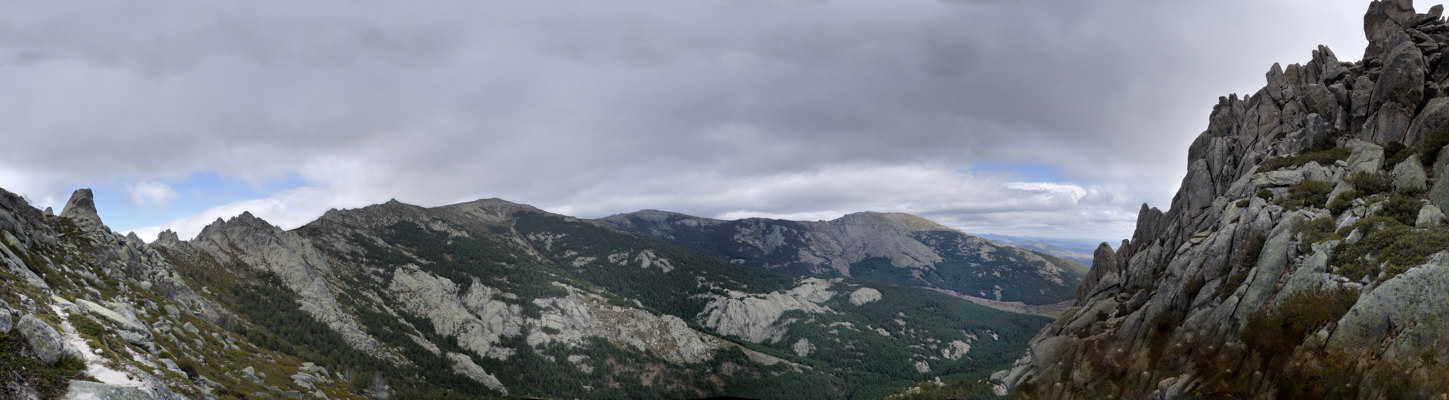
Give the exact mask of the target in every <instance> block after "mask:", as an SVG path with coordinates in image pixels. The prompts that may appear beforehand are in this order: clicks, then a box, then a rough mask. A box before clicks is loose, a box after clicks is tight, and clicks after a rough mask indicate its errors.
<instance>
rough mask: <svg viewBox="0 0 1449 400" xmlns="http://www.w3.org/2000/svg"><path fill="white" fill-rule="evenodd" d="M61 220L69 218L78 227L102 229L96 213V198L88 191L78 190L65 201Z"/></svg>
mask: <svg viewBox="0 0 1449 400" xmlns="http://www.w3.org/2000/svg"><path fill="white" fill-rule="evenodd" d="M60 216H61V218H69V219H70V220H71V221H74V222H75V223H76V224H78V225H87V226H92V227H103V226H105V224H102V223H101V216H100V214H98V213H97V212H96V197H95V194H94V193H91V190H90V189H78V190H76V191H75V192H74V193H71V195H70V200H66V202H65V208H62V209H61V211H60ZM107 230H109V229H107Z"/></svg>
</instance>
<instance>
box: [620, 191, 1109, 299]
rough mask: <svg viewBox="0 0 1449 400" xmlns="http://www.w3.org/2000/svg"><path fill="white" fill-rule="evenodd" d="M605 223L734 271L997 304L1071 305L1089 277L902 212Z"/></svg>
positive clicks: (662, 215)
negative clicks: (884, 285) (894, 287)
mask: <svg viewBox="0 0 1449 400" xmlns="http://www.w3.org/2000/svg"><path fill="white" fill-rule="evenodd" d="M598 222H600V223H601V224H604V225H606V226H610V227H614V228H619V229H624V230H628V231H632V232H637V233H640V234H644V235H649V236H654V237H658V238H661V239H665V240H669V241H671V242H674V243H676V244H680V245H683V246H687V247H690V248H694V249H699V250H701V251H704V252H707V253H710V254H714V255H716V256H718V257H722V258H724V259H726V260H729V261H730V262H732V263H735V264H741V265H747V266H760V267H764V268H766V269H770V270H775V271H780V272H787V273H795V274H800V275H806V276H846V277H856V278H861V279H869V280H876V281H881V282H890V283H898V284H904V285H913V286H924V287H929V288H935V289H941V290H945V291H950V292H954V293H957V294H961V295H965V296H972V297H976V298H982V299H987V300H993V301H1006V302H1024V303H1027V304H1050V303H1057V302H1061V301H1064V300H1070V299H1071V298H1072V296H1073V294H1074V293H1075V292H1074V289H1075V288H1076V285H1077V283H1079V282H1080V280H1081V277H1082V273H1083V272H1084V270H1085V267H1083V266H1081V265H1080V264H1077V263H1075V262H1072V261H1067V260H1064V259H1061V258H1057V257H1053V256H1049V255H1045V254H1042V253H1037V252H1032V251H1025V250H1021V249H1016V248H1012V247H1008V246H1002V245H1000V244H997V243H995V242H992V241H989V240H986V239H982V238H980V237H976V236H972V235H968V234H965V233H961V232H959V231H956V230H954V229H950V228H947V227H945V226H941V225H940V224H937V223H935V222H931V221H929V220H927V219H924V218H921V217H917V216H914V215H909V214H901V213H874V212H862V213H855V214H850V215H846V216H844V217H841V218H839V219H836V220H832V221H815V222H807V221H786V220H773V219H763V218H750V219H742V220H736V221H722V220H715V219H708V218H699V217H693V216H689V215H684V214H677V213H670V212H663V211H653V210H646V211H639V212H635V213H629V214H619V215H613V216H609V217H605V218H602V219H600V220H598Z"/></svg>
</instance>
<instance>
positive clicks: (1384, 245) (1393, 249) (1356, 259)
mask: <svg viewBox="0 0 1449 400" xmlns="http://www.w3.org/2000/svg"><path fill="white" fill-rule="evenodd" d="M1352 229H1358V230H1359V232H1361V233H1363V235H1364V237H1363V239H1362V240H1359V241H1358V242H1357V243H1353V244H1350V245H1345V246H1340V247H1339V249H1338V251H1336V252H1335V254H1334V255H1333V262H1332V263H1333V265H1335V266H1337V268H1338V270H1337V273H1338V274H1339V275H1343V276H1346V277H1349V278H1353V279H1359V278H1362V277H1364V276H1374V277H1378V276H1379V272H1380V266H1382V268H1383V269H1382V271H1383V272H1385V274H1384V275H1383V276H1382V277H1381V278H1382V279H1388V278H1392V277H1394V276H1396V275H1398V274H1400V273H1403V272H1404V271H1407V270H1408V269H1409V268H1413V267H1414V266H1417V265H1420V264H1423V263H1424V262H1425V261H1428V259H1429V256H1431V255H1433V254H1434V253H1437V252H1439V251H1442V250H1444V243H1449V229H1446V228H1444V227H1440V228H1435V229H1431V230H1415V229H1413V228H1411V227H1409V226H1406V225H1404V224H1401V223H1399V221H1398V220H1396V219H1393V218H1389V217H1385V216H1374V217H1369V218H1364V219H1363V220H1361V221H1359V222H1357V223H1354V224H1353V226H1349V227H1345V228H1344V229H1342V230H1340V231H1339V233H1340V234H1341V233H1343V231H1345V230H1352Z"/></svg>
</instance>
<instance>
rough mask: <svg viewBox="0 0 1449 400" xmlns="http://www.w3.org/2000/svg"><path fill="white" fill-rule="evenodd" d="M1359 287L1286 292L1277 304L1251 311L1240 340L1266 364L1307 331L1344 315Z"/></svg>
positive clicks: (1295, 344) (1300, 338)
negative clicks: (1286, 294)
mask: <svg viewBox="0 0 1449 400" xmlns="http://www.w3.org/2000/svg"><path fill="white" fill-rule="evenodd" d="M1358 292H1359V291H1358V289H1356V288H1343V287H1337V288H1333V289H1320V288H1312V289H1306V290H1300V291H1297V292H1293V293H1292V294H1289V295H1288V296H1287V297H1284V298H1283V300H1282V301H1280V302H1279V303H1278V307H1276V308H1272V309H1265V310H1262V311H1258V312H1256V313H1253V314H1252V315H1251V316H1249V317H1248V321H1247V323H1246V324H1245V325H1244V326H1243V343H1245V344H1247V345H1248V347H1249V349H1251V350H1253V351H1255V352H1257V353H1258V354H1260V355H1262V362H1263V363H1264V364H1265V366H1266V364H1269V363H1271V362H1273V361H1276V360H1278V359H1279V358H1280V356H1282V355H1284V354H1288V353H1289V352H1290V351H1291V350H1293V349H1294V348H1296V347H1298V345H1299V344H1302V343H1303V339H1304V338H1306V337H1308V335H1309V334H1310V333H1313V332H1314V331H1317V330H1318V329H1320V328H1323V327H1324V326H1327V325H1328V324H1329V323H1331V322H1334V321H1337V320H1338V319H1339V318H1342V317H1343V314H1344V313H1347V312H1348V309H1349V308H1351V307H1353V304H1354V303H1355V302H1356V301H1358Z"/></svg>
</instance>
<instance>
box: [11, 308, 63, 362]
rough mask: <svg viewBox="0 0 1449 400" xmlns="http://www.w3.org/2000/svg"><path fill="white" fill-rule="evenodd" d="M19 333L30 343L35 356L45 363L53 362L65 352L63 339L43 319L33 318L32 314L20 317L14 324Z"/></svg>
mask: <svg viewBox="0 0 1449 400" xmlns="http://www.w3.org/2000/svg"><path fill="white" fill-rule="evenodd" d="M15 328H16V330H17V331H19V332H20V335H21V336H23V337H25V341H26V342H27V343H29V344H30V349H31V350H32V351H34V352H35V357H37V358H39V359H40V362H43V363H45V364H47V365H49V364H55V362H56V361H60V359H61V358H62V357H65V356H66V355H67V354H66V353H67V351H66V347H67V346H66V344H65V340H64V339H63V338H62V337H61V336H60V332H56V331H55V328H52V327H51V326H50V325H49V324H46V323H45V321H41V320H40V319H39V318H35V316H34V315H26V316H24V317H20V323H19V324H16V325H15Z"/></svg>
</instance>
